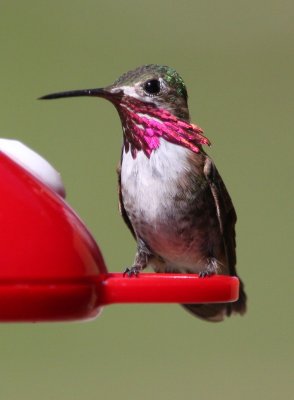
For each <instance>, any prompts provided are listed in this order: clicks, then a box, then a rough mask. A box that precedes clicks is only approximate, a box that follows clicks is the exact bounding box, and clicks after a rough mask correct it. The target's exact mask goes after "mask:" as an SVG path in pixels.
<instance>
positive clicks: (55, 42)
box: [0, 0, 294, 400]
mask: <svg viewBox="0 0 294 400" xmlns="http://www.w3.org/2000/svg"><path fill="white" fill-rule="evenodd" d="M293 11H294V5H293V2H292V1H273V0H269V1H266V0H255V1H241V0H240V1H233V0H231V1H230V0H223V1H204V0H203V1H195V0H194V1H192V0H191V1H185V0H183V1H181V2H177V3H173V2H171V1H166V0H164V1H153V0H150V1H148V2H147V1H138V0H137V1H135V0H133V1H132V0H128V1H122V2H119V1H113V0H108V1H97V0H96V1H93V0H92V1H91V0H85V1H77V0H71V1H69V0H67V1H63V0H58V1H56V0H51V1H40V0H39V1H37V0H27V1H24V2H22V1H13V0H10V1H8V0H1V2H0V51H1V64H0V71H1V77H0V88H1V90H0V107H1V108H0V109H1V123H0V136H1V137H9V138H17V139H19V140H21V141H23V142H24V143H26V144H27V145H29V146H30V147H32V148H33V149H35V150H37V151H38V152H40V153H41V154H42V155H44V156H45V157H46V158H47V159H48V160H50V161H51V162H52V163H53V164H54V165H55V166H56V168H57V169H58V170H59V171H60V172H61V173H62V176H63V179H64V182H65V185H66V188H67V193H68V201H69V202H70V204H71V205H72V206H73V207H74V208H75V209H76V210H77V212H78V213H79V214H80V215H81V217H82V218H83V220H84V221H85V222H86V224H87V225H88V226H89V228H90V230H91V232H92V233H93V235H94V236H95V238H96V239H97V241H98V242H99V245H100V247H101V249H102V251H103V254H104V256H105V259H106V262H107V265H108V267H109V269H110V270H111V271H122V270H123V268H124V267H125V266H128V265H130V264H131V262H132V260H133V256H134V252H135V243H134V242H133V240H132V238H131V235H130V234H129V232H128V231H127V228H126V227H125V226H124V224H123V222H122V220H121V218H120V216H119V213H118V210H117V189H116V173H115V168H116V165H117V162H118V160H119V156H120V147H121V141H122V139H121V127H120V121H119V118H118V116H117V113H116V111H115V110H114V108H113V107H112V106H111V105H110V104H109V103H107V102H105V101H102V100H98V99H97V100H94V99H70V100H60V101H55V102H38V101H36V98H37V97H39V96H40V95H43V94H46V93H50V92H52V91H61V90H67V89H78V88H88V87H99V86H103V85H106V84H109V83H111V82H112V81H113V80H114V79H116V78H117V77H118V76H119V75H120V74H121V73H123V72H125V71H127V70H129V69H131V68H134V67H136V66H138V65H141V64H144V63H162V64H167V65H171V66H173V67H175V68H176V69H177V70H178V71H179V73H180V74H181V75H182V76H183V77H184V80H185V82H186V84H187V86H188V89H189V94H190V103H189V104H190V110H191V115H192V119H193V121H194V122H195V123H197V124H199V125H200V126H201V127H203V128H204V129H205V134H206V135H207V136H208V137H209V138H210V139H211V141H212V142H213V147H212V148H211V149H209V153H210V154H211V155H212V157H213V158H214V160H215V161H216V164H217V165H218V168H219V170H220V171H221V173H222V175H223V177H224V179H225V182H226V184H227V186H228V188H229V191H230V193H231V195H232V197H233V200H234V203H235V205H236V209H237V212H238V217H239V221H238V226H237V234H238V271H239V273H240V275H241V276H242V278H243V279H244V281H245V283H246V289H247V292H248V296H249V310H248V314H247V315H246V316H244V317H243V318H241V317H235V318H231V319H229V320H226V321H225V322H224V323H222V324H216V325H215V324H209V323H205V322H203V321H200V320H197V319H195V318H193V317H192V316H190V315H189V314H188V313H186V312H185V311H184V310H182V309H181V308H180V307H179V306H177V305H160V306H159V305H143V306H142V305H141V306H138V305H133V306H118V305H117V306H112V307H109V308H107V309H105V310H104V312H103V313H102V315H101V316H100V318H98V319H97V320H95V321H94V322H91V323H82V324H81V323H74V324H62V323H59V324H36V325H32V324H31V325H30V324H27V325H16V324H12V325H1V326H0V397H1V399H9V400H17V399H22V400H27V399H30V400H35V399H38V400H39V399H43V400H47V399H48V400H49V399H62V400H76V399H89V400H92V399H97V398H103V399H116V398H119V399H162V400H165V399H169V400H171V399H188V400H189V399H197V398H199V399H204V400H205V399H213V398H216V397H217V398H218V399H219V400H222V399H226V400H230V399H277V398H282V399H284V398H290V397H291V393H292V391H293V384H292V382H291V379H290V377H291V374H290V372H291V368H293V348H292V347H291V346H292V341H291V339H292V335H291V333H292V328H293V311H292V304H291V302H290V301H291V300H290V290H291V289H292V286H293V284H292V282H293V281H291V276H292V279H293V273H292V271H293V265H292V262H291V261H292V257H291V259H290V253H292V250H291V248H292V247H293V244H292V237H291V236H292V230H291V225H292V220H293V214H292V208H293V206H292V204H293V201H292V198H293V195H294V192H293V185H292V184H293V174H292V168H293V165H292V163H291V164H290V162H292V158H290V151H292V146H293V144H294V142H293V128H292V125H293V123H292V120H293V117H292V115H293V70H294V65H293V64H294V54H293V38H294V37H293V33H294V25H293ZM291 255H292V254H291Z"/></svg>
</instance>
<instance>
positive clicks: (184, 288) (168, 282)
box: [98, 273, 239, 305]
mask: <svg viewBox="0 0 294 400" xmlns="http://www.w3.org/2000/svg"><path fill="white" fill-rule="evenodd" d="M238 296H239V280H238V278H236V277H231V276H224V275H214V276H211V277H207V278H199V277H198V275H192V274H145V273H141V274H140V275H138V276H137V277H135V276H133V277H124V276H123V275H122V274H108V275H107V276H106V277H105V279H102V280H100V289H99V291H98V299H99V300H98V301H99V303H100V304H104V305H106V304H113V303H186V304H187V303H225V302H231V301H236V300H237V299H238Z"/></svg>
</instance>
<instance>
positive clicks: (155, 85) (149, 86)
mask: <svg viewBox="0 0 294 400" xmlns="http://www.w3.org/2000/svg"><path fill="white" fill-rule="evenodd" d="M143 88H144V91H145V92H146V93H147V94H150V95H151V96H152V95H156V94H158V93H159V92H160V89H161V87H160V82H159V80H158V79H150V80H149V81H147V82H145V83H144V86H143Z"/></svg>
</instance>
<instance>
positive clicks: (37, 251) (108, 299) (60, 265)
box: [0, 152, 239, 322]
mask: <svg viewBox="0 0 294 400" xmlns="http://www.w3.org/2000/svg"><path fill="white" fill-rule="evenodd" d="M0 227H1V229H0V321H2V322H5V321H6V322H12V321H14V322H21V321H24V322H37V321H69V320H83V319H89V318H93V317H95V316H97V315H98V314H99V312H100V310H101V308H102V306H104V305H107V304H112V303H143V302H144V303H145V302H148V303H166V302H168V303H203V302H205V303H208V302H227V301H235V300H237V298H238V288H239V281H238V279H237V278H234V277H228V276H213V277H210V278H198V276H197V275H184V274H183V275H173V274H141V275H139V276H138V277H131V278H130V277H128V276H126V277H123V275H122V274H108V273H107V269H106V266H105V264H104V261H103V257H102V255H101V253H100V250H99V248H98V246H97V244H96V242H95V240H94V239H93V238H92V236H91V234H90V233H89V232H88V230H87V228H86V227H85V225H84V224H83V223H82V222H81V220H80V219H79V217H78V216H77V215H76V213H75V212H74V211H73V210H72V209H71V208H70V207H69V206H68V204H67V203H65V202H64V201H63V199H62V198H61V197H59V196H58V195H57V194H56V193H54V192H53V191H51V189H49V188H47V187H46V186H45V185H44V184H43V183H42V182H40V181H39V180H38V179H37V178H35V177H34V176H32V175H31V174H30V173H29V172H27V171H26V170H24V169H23V168H22V167H20V166H19V165H17V164H16V163H15V162H14V161H12V160H11V159H10V158H8V157H7V156H6V155H4V154H3V153H2V152H0Z"/></svg>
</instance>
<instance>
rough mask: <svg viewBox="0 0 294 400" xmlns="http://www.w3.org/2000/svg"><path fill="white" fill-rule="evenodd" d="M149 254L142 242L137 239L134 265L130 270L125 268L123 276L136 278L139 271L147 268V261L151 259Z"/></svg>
mask: <svg viewBox="0 0 294 400" xmlns="http://www.w3.org/2000/svg"><path fill="white" fill-rule="evenodd" d="M151 255H152V254H151V252H150V250H149V249H148V247H147V246H146V244H145V243H144V242H143V240H141V239H138V242H137V252H136V256H135V260H134V264H133V265H132V267H131V268H126V270H125V271H124V276H125V275H128V276H137V275H139V273H140V271H142V270H143V269H144V268H146V267H147V264H148V261H149V259H150V257H151Z"/></svg>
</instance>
